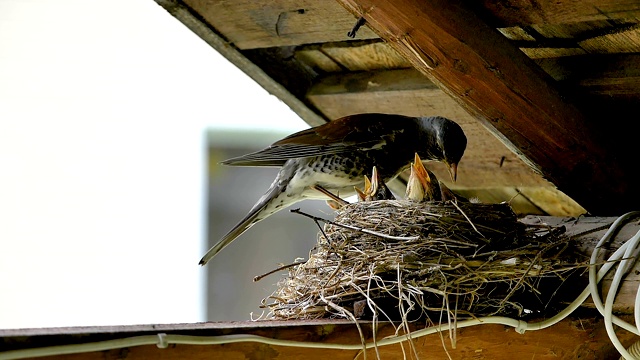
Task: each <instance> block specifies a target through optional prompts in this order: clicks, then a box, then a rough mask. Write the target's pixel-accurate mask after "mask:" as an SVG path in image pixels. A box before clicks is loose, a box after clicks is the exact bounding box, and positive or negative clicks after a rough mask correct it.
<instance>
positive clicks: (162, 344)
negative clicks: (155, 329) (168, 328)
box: [156, 333, 169, 349]
mask: <svg viewBox="0 0 640 360" xmlns="http://www.w3.org/2000/svg"><path fill="white" fill-rule="evenodd" d="M156 346H157V347H158V348H159V349H166V348H168V347H169V342H168V341H167V334H165V333H159V334H158V343H157V344H156Z"/></svg>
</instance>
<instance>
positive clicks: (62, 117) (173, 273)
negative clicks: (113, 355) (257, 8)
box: [0, 0, 307, 328]
mask: <svg viewBox="0 0 640 360" xmlns="http://www.w3.org/2000/svg"><path fill="white" fill-rule="evenodd" d="M247 99H250V104H247V103H246V102H247ZM269 117H271V118H269ZM247 124H248V125H247ZM256 124H259V126H263V127H265V126H264V124H269V125H268V126H266V127H270V128H271V127H278V128H280V129H281V131H283V129H284V131H288V132H290V131H293V130H299V129H302V128H305V127H307V126H306V125H305V124H304V123H303V122H302V120H300V119H299V118H298V117H297V116H296V115H295V114H293V113H292V112H291V111H290V110H289V109H288V108H287V107H286V106H285V105H284V104H282V103H281V102H279V101H278V100H277V99H276V98H274V97H273V96H269V95H268V94H267V93H266V92H265V91H264V90H263V89H262V88H260V87H259V86H258V85H256V84H255V83H254V82H253V81H252V80H250V79H248V78H247V77H246V76H244V74H242V73H241V72H240V71H239V70H238V69H236V68H235V67H233V66H232V65H230V64H229V63H227V62H226V60H224V59H223V58H222V57H221V56H220V55H219V54H218V53H217V52H215V51H214V50H213V49H211V48H210V47H209V46H208V45H206V44H205V43H204V42H203V41H202V40H200V39H199V38H198V37H197V36H196V35H195V34H193V33H191V32H190V31H189V30H188V29H187V28H186V27H184V25H182V24H181V23H179V22H178V21H177V20H175V19H174V18H173V17H172V16H171V15H169V14H168V13H167V12H166V11H164V10H163V9H162V8H161V7H160V6H158V5H157V4H156V3H155V2H154V1H153V0H117V1H116V0H110V1H107V0H100V1H98V0H94V1H90V0H60V1H46V0H0V328H18V327H49V326H74V325H119V324H142V323H170V322H195V321H202V320H204V314H205V302H204V282H205V277H204V274H205V269H203V268H201V267H199V266H198V265H197V263H198V260H199V259H200V257H201V256H202V254H203V253H204V251H205V250H206V246H205V245H204V241H205V238H206V236H205V234H206V233H205V230H206V229H205V219H206V217H205V211H206V194H205V192H206V191H205V181H206V173H205V164H206V135H205V132H206V130H207V129H208V128H217V127H224V128H236V127H242V126H245V127H246V126H253V127H255V126H257V125H256Z"/></svg>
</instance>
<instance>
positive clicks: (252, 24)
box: [184, 0, 377, 50]
mask: <svg viewBox="0 0 640 360" xmlns="http://www.w3.org/2000/svg"><path fill="white" fill-rule="evenodd" d="M184 1H185V3H186V4H187V5H188V6H189V7H191V8H192V9H193V10H194V11H195V12H197V13H198V14H199V15H200V16H201V17H202V18H203V19H204V20H205V21H206V22H207V23H209V24H210V25H211V26H212V27H214V28H215V29H216V30H217V31H218V32H219V33H221V34H223V35H224V36H225V37H226V38H227V40H228V41H229V42H230V43H232V44H234V46H236V47H238V48H239V49H241V50H247V49H255V48H265V47H274V46H290V45H301V44H311V43H322V42H330V41H346V40H351V38H349V37H348V36H347V33H348V32H349V31H350V30H351V29H352V28H353V26H354V25H355V20H354V19H353V17H352V16H350V15H349V13H348V12H346V11H345V10H344V9H343V8H341V7H340V6H339V5H338V4H336V3H335V2H333V1H317V0H274V1H255V0H234V1H223V0H184ZM370 38H377V36H376V35H375V34H374V33H373V32H372V31H371V30H369V29H366V28H363V29H360V31H358V33H357V36H356V37H355V39H370Z"/></svg>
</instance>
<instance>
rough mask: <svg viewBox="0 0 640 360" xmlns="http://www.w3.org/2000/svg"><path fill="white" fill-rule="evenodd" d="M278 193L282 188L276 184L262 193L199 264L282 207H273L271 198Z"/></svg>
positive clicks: (205, 262)
mask: <svg viewBox="0 0 640 360" xmlns="http://www.w3.org/2000/svg"><path fill="white" fill-rule="evenodd" d="M280 194H282V189H280V188H279V187H277V186H272V187H271V188H270V189H269V190H268V191H267V193H266V194H264V195H263V196H262V197H261V198H260V200H259V201H258V202H257V203H256V204H255V205H254V206H253V208H252V209H251V211H249V213H248V214H247V215H246V216H245V217H244V219H242V221H240V222H239V223H238V224H237V225H236V226H234V227H233V229H231V230H229V232H228V233H227V234H226V235H225V236H224V237H223V238H222V239H220V241H218V243H217V244H215V245H214V246H213V247H211V249H209V251H207V253H206V254H205V255H204V256H203V257H202V259H200V262H199V264H200V265H203V266H204V265H206V264H207V262H209V260H211V259H212V258H213V257H214V256H216V255H217V254H218V253H219V252H220V251H222V249H224V248H225V247H226V246H227V245H229V244H230V243H231V242H232V241H233V240H235V239H236V238H238V236H240V235H242V234H243V233H244V232H245V231H247V230H249V228H250V227H252V226H253V225H255V224H256V223H258V222H259V221H260V220H262V219H264V218H266V217H267V216H269V215H271V214H273V213H275V212H277V211H279V210H281V209H283V208H284V207H285V206H284V205H283V206H279V207H275V206H274V204H273V201H272V200H275V199H276V198H277V197H278V196H279V195H280Z"/></svg>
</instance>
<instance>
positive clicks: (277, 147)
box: [200, 113, 467, 265]
mask: <svg viewBox="0 0 640 360" xmlns="http://www.w3.org/2000/svg"><path fill="white" fill-rule="evenodd" d="M466 146H467V138H466V136H465V135H464V132H463V131H462V128H461V127H460V126H459V125H458V124H457V123H455V122H454V121H452V120H449V119H447V118H444V117H441V116H430V117H409V116H402V115H395V114H379V113H366V114H355V115H349V116H345V117H343V118H340V119H337V120H333V121H330V122H328V123H326V124H323V125H320V126H316V127H313V128H310V129H307V130H303V131H300V132H297V133H295V134H292V135H290V136H287V137H285V138H284V139H282V140H279V141H277V142H275V143H273V144H272V145H270V146H269V147H267V148H266V149H264V150H260V151H257V152H254V153H250V154H247V155H244V156H240V157H236V158H232V159H229V160H226V161H223V162H222V164H224V165H233V166H280V167H281V169H280V171H279V172H278V175H277V176H276V178H275V180H274V181H273V183H272V184H271V187H269V189H268V190H267V192H266V193H265V194H264V195H263V196H262V197H261V198H260V199H259V200H258V202H257V203H256V204H255V205H254V206H253V208H252V209H251V210H250V211H249V213H248V214H247V215H246V216H245V218H244V219H242V220H241V221H240V222H239V223H238V224H237V225H236V226H235V227H233V228H232V229H231V230H230V231H229V232H228V233H227V234H226V235H225V236H224V237H223V238H222V239H221V240H220V241H219V242H218V243H217V244H215V245H214V246H213V247H212V248H211V249H209V251H207V253H206V254H205V255H204V257H203V258H202V259H201V260H200V265H205V264H206V263H207V262H208V261H209V260H211V258H213V257H214V256H215V255H216V254H218V253H219V252H220V250H222V249H223V248H224V247H226V246H227V245H229V244H230V243H231V242H232V241H233V240H235V239H236V238H237V237H238V236H240V235H241V234H242V233H244V232H245V231H246V230H247V229H249V228H250V227H251V226H253V225H255V224H256V223H257V222H259V221H261V220H264V219H265V218H267V217H268V216H270V215H272V214H274V213H276V212H278V211H280V210H282V209H284V208H286V207H288V206H290V205H292V204H294V203H296V202H298V201H301V200H303V199H307V198H321V199H326V197H325V196H324V195H323V194H322V193H321V192H319V191H317V188H318V187H320V188H323V189H325V190H327V191H330V192H332V193H339V194H340V195H345V196H346V195H348V194H353V193H354V186H360V187H361V186H362V183H363V178H364V175H365V173H366V172H367V171H370V169H372V168H373V167H374V166H376V168H377V171H378V172H379V174H380V176H381V177H382V179H384V181H385V182H387V181H389V180H391V179H393V178H394V177H396V176H397V175H398V174H399V173H400V172H401V171H402V170H403V169H405V168H406V167H408V166H409V164H410V162H411V160H412V159H413V157H414V154H415V153H416V152H417V153H418V154H420V157H421V158H422V159H425V160H438V161H442V162H444V163H445V164H446V165H447V167H448V169H449V173H450V175H451V179H452V180H454V181H455V180H456V177H457V168H458V163H459V162H460V159H461V158H462V155H463V154H464V151H465V149H466Z"/></svg>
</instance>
